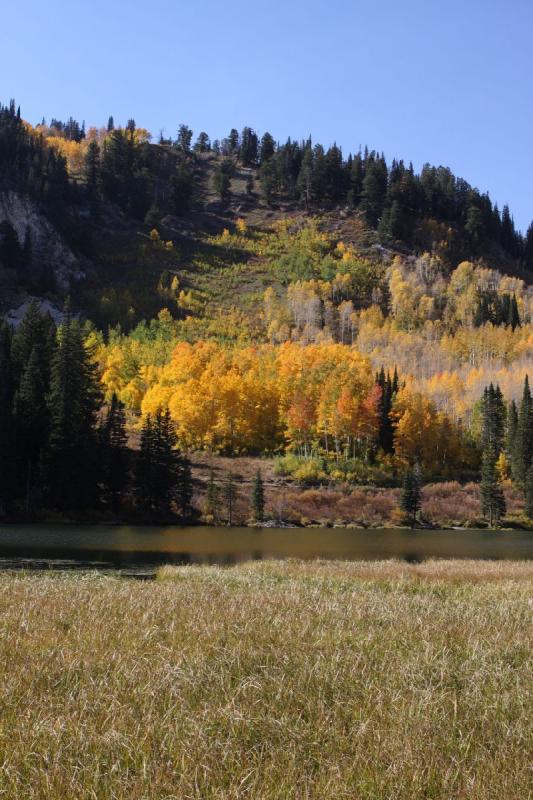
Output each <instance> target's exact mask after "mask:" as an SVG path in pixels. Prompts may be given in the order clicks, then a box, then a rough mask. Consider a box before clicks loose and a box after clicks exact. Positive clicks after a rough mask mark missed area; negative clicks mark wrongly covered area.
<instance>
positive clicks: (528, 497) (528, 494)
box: [524, 465, 533, 519]
mask: <svg viewBox="0 0 533 800" xmlns="http://www.w3.org/2000/svg"><path fill="white" fill-rule="evenodd" d="M524 490H525V491H524V495H525V508H524V510H525V512H526V516H527V517H529V519H533V465H531V466H530V467H529V469H528V471H527V474H526V482H525V487H524Z"/></svg>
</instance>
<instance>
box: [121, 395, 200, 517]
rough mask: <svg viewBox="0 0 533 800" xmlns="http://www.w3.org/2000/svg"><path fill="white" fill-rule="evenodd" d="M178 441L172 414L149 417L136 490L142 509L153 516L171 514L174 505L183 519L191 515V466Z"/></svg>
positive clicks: (138, 466)
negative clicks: (180, 450) (179, 449)
mask: <svg viewBox="0 0 533 800" xmlns="http://www.w3.org/2000/svg"><path fill="white" fill-rule="evenodd" d="M176 443H177V438H176V432H175V430H174V426H173V424H172V420H171V419H170V413H169V411H168V410H167V411H161V410H159V411H158V412H157V413H156V414H155V416H154V417H152V416H151V415H150V414H148V415H147V416H146V417H145V419H144V422H143V427H142V431H141V446H140V451H139V455H138V458H137V468H136V471H135V489H136V495H137V500H138V503H139V505H140V507H141V508H142V509H143V510H144V511H146V512H149V513H151V514H154V513H155V514H162V515H164V516H166V515H168V514H169V513H170V512H171V510H172V507H173V505H177V506H178V507H179V510H180V513H181V514H182V516H185V517H186V516H189V515H190V512H191V499H192V480H191V472H190V465H189V462H188V461H187V459H185V458H184V457H183V456H181V455H180V453H179V451H178V450H177V448H176Z"/></svg>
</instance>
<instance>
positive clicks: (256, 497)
mask: <svg viewBox="0 0 533 800" xmlns="http://www.w3.org/2000/svg"><path fill="white" fill-rule="evenodd" d="M251 501H252V502H251V505H252V513H253V518H254V521H255V522H261V521H262V520H263V517H264V514H265V490H264V487H263V477H262V475H261V470H260V469H258V470H257V472H256V474H255V476H254V479H253V483H252V497H251Z"/></svg>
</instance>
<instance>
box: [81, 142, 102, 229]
mask: <svg viewBox="0 0 533 800" xmlns="http://www.w3.org/2000/svg"><path fill="white" fill-rule="evenodd" d="M84 175H85V182H86V186H87V197H88V199H89V207H90V209H91V214H93V215H95V214H96V213H97V210H98V203H99V200H100V194H101V185H100V148H99V146H98V142H96V141H93V142H89V146H88V147H87V154H86V156H85V164H84Z"/></svg>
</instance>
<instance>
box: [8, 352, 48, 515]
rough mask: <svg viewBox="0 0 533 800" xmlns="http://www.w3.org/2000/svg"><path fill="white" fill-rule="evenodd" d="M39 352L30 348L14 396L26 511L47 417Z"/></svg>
mask: <svg viewBox="0 0 533 800" xmlns="http://www.w3.org/2000/svg"><path fill="white" fill-rule="evenodd" d="M39 352H40V351H39V350H38V349H37V347H34V348H33V350H32V351H31V355H30V358H29V360H28V362H27V364H26V367H25V369H24V371H23V373H22V376H21V379H20V383H19V387H18V389H17V392H16V394H15V400H14V419H15V438H16V445H17V447H16V450H17V459H18V461H19V463H20V464H21V466H22V470H21V471H22V473H23V481H22V482H23V484H24V486H25V491H24V495H25V497H24V500H25V503H24V504H25V508H26V511H27V512H30V511H31V510H32V508H33V507H34V502H35V494H36V489H37V486H38V479H39V468H40V463H41V457H42V451H43V447H44V445H45V442H46V435H47V433H48V425H49V418H50V415H49V410H48V406H47V402H46V394H47V385H46V382H45V381H46V378H45V375H44V374H43V368H42V364H41V362H40V358H39Z"/></svg>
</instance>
